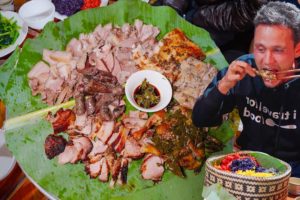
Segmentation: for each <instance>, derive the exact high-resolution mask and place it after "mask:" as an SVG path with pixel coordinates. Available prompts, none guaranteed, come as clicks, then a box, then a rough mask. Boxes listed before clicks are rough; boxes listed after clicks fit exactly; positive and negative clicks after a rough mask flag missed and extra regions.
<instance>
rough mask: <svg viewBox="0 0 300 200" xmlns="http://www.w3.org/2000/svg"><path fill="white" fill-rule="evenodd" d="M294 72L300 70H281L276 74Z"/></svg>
mask: <svg viewBox="0 0 300 200" xmlns="http://www.w3.org/2000/svg"><path fill="white" fill-rule="evenodd" d="M295 72H300V69H289V70H282V71H279V72H276V74H285V73H295Z"/></svg>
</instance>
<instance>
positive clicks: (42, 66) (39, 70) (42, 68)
mask: <svg viewBox="0 0 300 200" xmlns="http://www.w3.org/2000/svg"><path fill="white" fill-rule="evenodd" d="M49 73H50V69H49V66H48V65H47V64H46V63H44V62H43V61H39V62H38V63H37V64H36V65H34V66H33V68H32V69H31V70H30V72H29V73H28V75H27V76H28V78H29V79H33V78H37V79H39V78H40V76H41V75H43V74H46V75H47V76H49ZM46 80H47V79H46ZM46 80H44V81H43V80H40V81H41V82H44V83H45V82H46Z"/></svg>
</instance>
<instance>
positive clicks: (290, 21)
mask: <svg viewBox="0 0 300 200" xmlns="http://www.w3.org/2000/svg"><path fill="white" fill-rule="evenodd" d="M260 24H264V25H283V26H285V27H287V28H289V29H291V30H292V32H293V36H294V42H295V44H297V43H298V42H300V9H299V8H297V7H296V6H295V5H293V4H290V3H285V2H278V1H277V2H269V3H268V4H265V5H263V6H262V7H261V8H260V9H259V10H258V12H257V14H256V17H255V18H254V25H255V27H257V26H258V25H260Z"/></svg>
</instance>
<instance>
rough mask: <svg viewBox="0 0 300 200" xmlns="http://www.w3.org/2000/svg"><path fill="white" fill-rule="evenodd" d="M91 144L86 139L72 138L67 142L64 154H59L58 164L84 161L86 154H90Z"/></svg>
mask: <svg viewBox="0 0 300 200" xmlns="http://www.w3.org/2000/svg"><path fill="white" fill-rule="evenodd" d="M92 148H93V144H92V142H91V140H90V139H89V138H87V137H79V138H74V139H73V140H71V141H69V143H68V144H67V146H66V148H65V150H64V152H62V153H61V154H59V156H58V163H59V164H66V163H76V162H78V161H79V160H85V159H86V158H87V154H89V153H90V152H91V150H92Z"/></svg>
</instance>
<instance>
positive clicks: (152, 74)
mask: <svg viewBox="0 0 300 200" xmlns="http://www.w3.org/2000/svg"><path fill="white" fill-rule="evenodd" d="M145 78H146V79H147V81H148V82H149V83H150V84H151V85H153V86H155V87H156V89H157V90H158V91H159V94H160V101H159V103H158V104H157V105H155V106H153V107H151V108H142V107H140V106H139V105H138V104H137V103H136V102H135V100H134V92H135V90H136V88H137V87H139V86H140V85H141V84H142V82H143V80H144V79H145ZM125 94H126V97H127V99H128V101H129V102H130V103H131V105H133V106H134V107H135V108H136V109H138V110H141V111H144V112H156V111H159V110H162V109H163V108H165V107H166V106H167V105H168V104H169V102H170V101H171V99H172V86H171V84H170V82H169V81H168V79H167V78H166V77H165V76H164V75H162V74H161V73H159V72H157V71H153V70H141V71H138V72H135V73H133V74H132V75H131V76H130V77H129V78H128V80H127V82H126V85H125Z"/></svg>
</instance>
